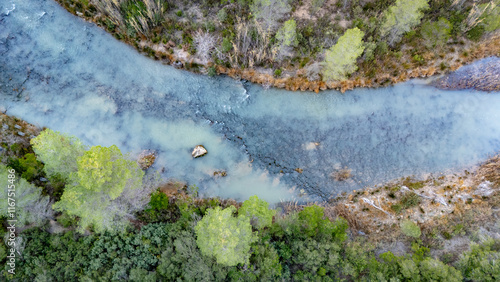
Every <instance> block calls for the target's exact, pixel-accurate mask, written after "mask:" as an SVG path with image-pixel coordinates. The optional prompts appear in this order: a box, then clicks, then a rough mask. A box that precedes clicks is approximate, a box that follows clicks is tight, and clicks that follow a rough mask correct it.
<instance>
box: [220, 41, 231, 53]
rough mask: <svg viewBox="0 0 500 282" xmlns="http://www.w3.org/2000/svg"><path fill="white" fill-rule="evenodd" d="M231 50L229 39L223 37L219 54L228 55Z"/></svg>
mask: <svg viewBox="0 0 500 282" xmlns="http://www.w3.org/2000/svg"><path fill="white" fill-rule="evenodd" d="M231 49H233V44H232V43H231V39H229V38H227V37H224V39H222V44H221V52H223V53H228V52H229V51H231Z"/></svg>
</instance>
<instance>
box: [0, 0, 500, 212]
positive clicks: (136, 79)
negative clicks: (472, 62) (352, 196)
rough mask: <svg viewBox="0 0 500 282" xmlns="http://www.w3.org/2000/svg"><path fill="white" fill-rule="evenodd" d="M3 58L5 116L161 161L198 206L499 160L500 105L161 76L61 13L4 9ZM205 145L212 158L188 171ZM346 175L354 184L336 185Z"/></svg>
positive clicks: (411, 88)
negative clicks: (337, 175) (197, 197)
mask: <svg viewBox="0 0 500 282" xmlns="http://www.w3.org/2000/svg"><path fill="white" fill-rule="evenodd" d="M0 56H1V64H0V110H2V111H6V113H7V114H9V115H14V116H17V117H19V118H21V119H23V120H26V121H28V122H30V123H33V124H36V125H39V126H46V127H49V128H51V129H53V130H56V131H60V132H65V133H69V134H72V135H75V136H77V137H79V138H81V139H82V140H83V142H85V143H86V144H89V145H105V146H109V145H112V144H115V145H117V146H118V147H120V148H121V150H122V151H123V152H130V153H131V156H136V155H137V154H138V153H140V152H141V151H142V150H144V149H151V150H156V151H157V152H158V159H157V162H156V163H155V166H154V167H153V168H154V169H161V168H165V169H164V172H163V176H164V177H165V178H172V179H180V180H185V181H188V183H190V184H196V185H198V187H199V188H200V192H201V194H202V196H220V197H230V198H235V199H238V200H244V199H246V198H248V197H249V196H251V195H254V194H256V195H258V196H259V197H261V198H263V199H266V200H267V201H269V202H273V203H275V202H278V201H280V200H299V201H302V200H304V201H305V200H317V199H328V198H329V197H332V196H335V195H337V194H338V193H339V192H342V191H351V190H353V189H360V188H363V187H366V186H369V185H375V184H379V183H382V182H384V181H388V180H391V179H395V178H399V177H403V176H408V175H417V176H419V175H423V174H426V173H431V172H432V173H440V172H447V171H458V170H461V169H465V168H467V167H470V166H472V165H474V164H476V163H477V162H480V161H481V160H484V159H485V158H487V157H488V156H490V155H492V154H494V153H495V152H498V151H499V150H500V111H499V110H498V109H500V95H498V93H485V92H479V91H475V90H461V91H444V90H438V89H436V88H434V87H432V86H430V85H428V81H425V80H412V81H409V82H407V83H402V84H398V85H396V86H392V87H386V88H379V89H356V90H353V91H348V92H346V93H345V94H341V93H340V92H337V91H325V92H320V94H315V93H309V92H289V91H285V90H280V89H267V90H266V89H264V88H262V87H261V86H259V85H254V84H251V83H246V82H242V81H236V80H233V79H231V78H228V77H217V78H210V77H206V76H201V75H196V74H192V73H189V72H186V71H183V70H177V69H175V68H173V67H170V66H165V65H162V64H161V63H159V62H156V61H154V60H151V59H149V58H147V57H145V56H143V55H141V54H139V53H138V52H137V51H136V50H135V49H133V48H131V47H130V46H127V45H126V44H123V43H121V42H119V41H117V40H116V39H114V38H113V37H112V36H111V35H109V34H107V33H106V32H105V31H103V30H101V29H100V28H98V27H96V26H95V25H94V24H92V23H87V22H85V21H83V20H82V19H80V18H77V17H75V16H73V15H71V14H69V13H68V12H67V11H65V10H64V9H63V8H61V7H60V6H59V5H58V4H57V3H55V2H54V1H46V0H2V1H1V2H0ZM198 144H203V145H204V146H205V147H206V148H207V150H208V152H209V153H208V154H207V155H206V156H204V157H202V158H198V159H192V157H191V150H192V149H193V147H194V146H196V145H198ZM297 168H300V169H297ZM341 168H347V169H349V170H351V173H352V177H351V178H349V179H348V180H345V181H337V180H335V179H334V178H333V177H332V173H334V172H335V171H338V170H339V169H341ZM216 170H225V171H227V176H226V177H214V176H213V172H214V171H216Z"/></svg>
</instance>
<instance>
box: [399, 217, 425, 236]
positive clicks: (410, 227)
mask: <svg viewBox="0 0 500 282" xmlns="http://www.w3.org/2000/svg"><path fill="white" fill-rule="evenodd" d="M400 227H401V231H402V232H403V234H405V235H406V236H410V237H413V238H419V237H420V235H421V234H422V233H421V231H420V227H418V225H417V224H415V223H414V222H413V221H411V220H403V221H402V222H401V224H400Z"/></svg>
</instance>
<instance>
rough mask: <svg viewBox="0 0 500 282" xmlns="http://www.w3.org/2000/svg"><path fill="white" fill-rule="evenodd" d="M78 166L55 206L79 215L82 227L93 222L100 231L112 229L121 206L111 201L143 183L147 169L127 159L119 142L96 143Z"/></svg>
mask: <svg viewBox="0 0 500 282" xmlns="http://www.w3.org/2000/svg"><path fill="white" fill-rule="evenodd" d="M76 163H77V170H76V172H73V173H71V175H70V180H69V183H68V184H67V185H66V188H65V190H64V193H63V195H62V197H61V200H60V201H59V202H57V203H55V204H54V205H53V207H54V209H56V210H60V211H66V212H67V213H68V215H75V216H78V217H80V222H79V225H80V231H83V230H84V229H85V228H86V227H88V226H90V225H93V226H94V228H95V230H96V231H97V232H102V231H104V230H106V229H110V228H111V226H113V225H114V224H115V223H116V222H115V216H116V215H117V213H118V211H119V210H118V209H115V208H113V209H109V207H112V205H111V201H112V200H114V199H116V198H118V197H119V196H120V195H121V194H122V192H123V191H124V189H125V188H126V187H127V188H129V189H137V188H139V187H141V185H142V177H143V175H144V172H142V170H140V169H139V166H138V165H137V163H136V162H134V161H130V160H126V159H125V158H124V157H123V155H122V153H121V151H120V149H118V147H116V146H114V145H113V146H111V147H109V148H107V147H101V146H94V147H92V148H91V149H90V150H89V151H87V152H85V153H84V154H83V156H81V157H79V158H78V160H77V161H76Z"/></svg>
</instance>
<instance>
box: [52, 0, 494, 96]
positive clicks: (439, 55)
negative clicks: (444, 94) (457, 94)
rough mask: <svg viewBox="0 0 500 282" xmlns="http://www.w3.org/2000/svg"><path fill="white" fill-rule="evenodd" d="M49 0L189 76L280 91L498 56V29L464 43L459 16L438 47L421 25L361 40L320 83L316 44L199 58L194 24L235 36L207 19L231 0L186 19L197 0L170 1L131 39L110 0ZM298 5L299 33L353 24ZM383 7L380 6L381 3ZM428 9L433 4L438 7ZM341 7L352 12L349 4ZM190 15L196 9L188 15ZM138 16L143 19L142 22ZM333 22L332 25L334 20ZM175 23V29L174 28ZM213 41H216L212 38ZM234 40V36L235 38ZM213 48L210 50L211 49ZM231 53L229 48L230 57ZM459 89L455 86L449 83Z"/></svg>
mask: <svg viewBox="0 0 500 282" xmlns="http://www.w3.org/2000/svg"><path fill="white" fill-rule="evenodd" d="M57 1H58V2H59V3H60V4H61V5H62V6H63V7H64V8H66V9H67V10H68V11H69V12H71V13H73V14H74V15H77V16H79V17H81V18H84V19H85V20H87V21H90V22H94V23H96V24H97V25H99V26H100V27H101V28H103V29H104V30H106V31H107V32H109V33H111V34H113V35H114V36H115V37H116V38H117V39H119V40H121V41H123V42H126V43H127V44H129V45H131V46H133V47H134V48H135V49H137V50H138V51H139V52H141V53H142V54H144V55H146V56H149V57H151V58H153V59H155V60H158V61H160V62H162V63H163V64H167V65H172V66H174V67H176V68H182V69H185V70H188V71H192V72H195V73H202V74H208V75H216V74H219V75H227V76H230V77H232V78H234V79H238V80H239V79H243V80H247V81H250V82H253V83H258V84H261V85H263V86H264V87H276V88H284V89H287V90H291V91H298V90H301V91H315V92H316V93H318V92H319V91H320V90H327V89H336V90H340V91H342V92H345V91H346V90H351V89H354V88H358V87H380V86H387V85H392V84H396V83H398V82H403V81H407V80H409V79H411V78H422V77H429V76H433V75H438V74H446V73H448V72H450V71H454V70H457V69H458V68H460V67H461V66H462V65H467V64H470V63H472V62H474V61H476V60H479V59H482V58H486V57H490V56H499V55H500V35H499V33H498V31H497V32H490V33H487V34H484V35H480V36H477V34H476V33H474V36H475V37H474V40H471V39H469V38H468V36H472V35H471V34H470V32H472V31H474V29H472V30H469V31H467V32H468V33H467V34H466V33H465V32H463V33H460V32H458V31H457V29H458V26H460V24H461V23H460V21H459V22H453V24H454V29H453V36H452V37H451V38H449V39H448V40H447V41H446V42H445V43H444V44H438V45H437V46H434V47H432V48H430V47H426V45H425V44H427V43H426V41H425V40H423V39H422V38H420V35H419V34H420V32H421V30H420V29H421V27H417V28H416V29H415V30H413V31H412V32H409V33H408V34H411V35H407V36H406V37H405V38H404V39H403V41H402V43H400V44H398V45H397V46H396V47H393V48H388V47H387V44H385V43H384V42H383V41H379V42H378V43H376V44H375V43H373V42H371V43H370V44H372V45H370V44H368V43H367V44H368V45H366V46H372V47H370V48H373V50H371V52H373V54H371V55H369V56H368V58H367V54H365V55H364V57H363V58H360V59H358V63H357V65H358V70H357V71H355V72H353V73H352V74H350V75H349V77H348V78H347V79H343V80H336V81H325V80H322V79H321V76H322V74H321V60H322V59H323V58H324V53H323V52H321V51H318V50H319V49H317V48H316V47H314V48H316V49H314V50H315V51H314V52H313V53H311V52H312V51H310V52H309V53H307V54H308V55H298V54H296V55H295V56H294V57H290V58H283V59H282V60H277V59H271V58H268V59H266V60H263V62H262V63H261V64H257V63H254V62H253V61H252V60H253V59H252V60H251V61H250V63H248V62H247V63H241V62H240V61H239V59H238V58H239V56H242V54H240V53H238V50H237V49H238V48H237V46H239V45H238V42H236V41H227V44H229V45H228V46H229V47H228V48H229V49H228V50H230V51H227V52H228V53H227V54H226V53H224V54H223V53H221V52H219V51H217V54H218V55H217V56H219V57H217V58H216V56H215V53H216V52H215V51H214V54H213V58H211V59H207V58H206V56H205V57H204V56H201V55H200V54H199V52H197V50H196V47H197V46H195V43H193V40H194V39H193V38H194V37H195V36H196V32H197V30H198V29H199V30H201V29H204V28H207V26H209V27H208V29H210V30H213V31H214V35H213V38H212V39H213V40H215V41H217V40H219V41H220V40H222V39H221V38H222V37H217V36H219V35H217V34H219V33H220V34H224V32H223V31H224V30H225V29H228V28H229V30H232V29H231V28H236V31H234V32H236V33H237V34H239V33H238V32H239V30H240V29H239V28H243V27H244V24H243V23H240V22H238V24H241V26H240V25H237V24H234V23H233V24H234V27H233V24H229V23H227V22H225V21H222V22H221V21H219V20H217V17H216V16H215V14H217V11H218V10H221V9H222V10H224V11H226V10H230V9H234V8H235V7H238V6H237V5H239V4H236V3H233V4H229V5H227V6H225V5H222V4H221V5H215V6H213V7H212V6H210V7H209V8H206V9H208V10H207V11H209V12H206V13H208V14H206V16H202V15H197V16H194V18H193V17H188V16H186V17H188V18H186V17H184V16H182V15H183V12H182V11H191V10H192V9H191V8H193V7H194V8H196V7H197V4H195V3H193V4H192V6H190V5H189V4H188V5H187V6H186V5H185V4H179V3H177V4H172V3H169V5H170V6H172V5H174V7H177V9H179V10H178V11H177V12H175V10H174V9H173V8H171V7H170V6H169V8H168V12H164V13H165V21H166V24H163V25H158V26H156V27H154V28H151V30H150V29H147V31H142V33H141V32H139V30H136V31H135V32H136V33H134V34H135V35H134V36H131V34H132V33H131V32H132V31H131V30H133V29H134V28H132V27H130V26H129V27H128V29H127V28H126V27H125V26H128V25H129V24H128V23H127V20H126V19H125V18H127V17H131V16H121V15H120V13H124V12H123V11H125V10H124V9H125V8H123V7H124V6H123V5H122V6H121V8H120V7H118V6H117V5H118V4H113V5H115V6H113V5H111V4H110V5H108V6H102V5H104V4H102V3H105V2H106V1H101V2H99V1H97V2H92V1H91V2H84V1H80V0H57ZM119 2H120V1H119ZM85 3H86V4H85ZM99 3H101V4H102V5H101V4H99ZM117 3H118V2H117ZM120 3H121V2H120ZM294 3H295V2H294ZM98 4H99V5H101V6H99V5H98ZM106 5H107V4H106ZM175 5H177V6H175ZM235 5H236V6H235ZM297 5H298V6H297ZM303 5H305V6H307V7H304V6H300V4H293V5H292V10H295V11H296V12H294V13H293V15H292V18H295V19H296V20H297V21H298V29H300V30H302V34H304V32H306V31H305V30H306V29H307V30H309V27H312V26H315V25H316V28H318V30H321V31H324V32H325V33H324V34H323V35H324V36H326V37H328V35H325V34H328V33H327V31H328V30H329V29H328V28H334V30H336V29H335V28H338V29H339V30H338V31H336V32H341V31H342V30H345V29H346V27H347V26H349V25H352V24H353V22H355V21H353V19H352V17H353V16H352V15H350V14H349V13H351V12H347V14H343V13H346V12H345V11H343V10H342V9H340V10H339V9H338V8H335V6H332V5H330V6H328V5H326V6H324V7H323V8H320V10H319V12H318V13H319V15H323V16H324V15H325V14H326V13H327V12H331V13H333V14H335V15H337V16H336V17H341V18H342V19H341V20H340V21H339V22H340V23H342V25H343V27H342V26H338V25H335V27H323V26H321V25H320V26H317V24H318V23H320V22H321V23H323V22H324V21H323V18H321V17H319V16H318V15H316V16H311V15H309V12H307V11H308V9H309V8H308V7H309V6H310V3H308V2H305V3H304V4H303ZM308 5H309V6H308ZM384 5H386V4H384ZM384 5H382V6H381V7H386V6H384ZM433 5H434V4H433ZM445 5H446V4H445ZM471 5H472V4H471V3H469V2H467V3H466V4H465V5H464V7H467V8H463V9H465V10H464V11H462V13H463V14H462V15H463V17H465V15H466V14H467V13H468V12H467V11H469V10H470V9H471ZM103 7H104V8H103ZM113 7H114V8H113ZM366 7H368V6H366ZM370 7H371V6H370ZM194 8H193V9H194ZM434 8H435V9H438V8H439V7H434ZM120 9H121V10H120ZM127 9H128V8H127ZM349 9H354V10H356V9H355V8H354V7H351V8H349ZM366 9H368V10H369V11H372V10H370V9H372V8H366ZM378 9H382V8H378ZM194 10H196V9H194ZM222 10H221V11H222ZM244 11H246V10H245V9H243V10H242V12H241V13H244ZM299 11H300V12H299ZM442 11H443V10H441V12H442ZM441 12H439V13H441ZM130 13H133V12H130ZM193 13H194V14H196V12H193ZM198 13H199V12H198ZM204 13H205V12H204ZM211 13H213V14H211ZM238 13H239V12H238ZM304 13H305V14H304ZM370 13H372V12H370ZM373 13H374V15H378V18H379V19H380V18H381V13H382V10H380V11H379V10H377V11H374V12H373ZM439 13H429V15H426V16H425V17H424V19H427V21H430V20H432V19H434V18H437V17H439V16H444V17H445V18H446V15H440V14H439ZM471 13H472V12H471ZM179 15H181V16H179ZM339 15H340V16H339ZM453 15H455V14H453ZM457 15H458V14H457ZM457 15H455V16H457ZM358 16H359V15H358ZM366 17H368V16H366ZM457 17H458V16H457ZM460 17H462V16H460ZM460 17H459V18H460ZM463 17H462V20H463ZM349 18H350V19H349ZM238 19H239V18H238ZM359 19H363V20H364V21H368V19H364V18H363V17H361V16H360V18H359ZM337 20H338V19H337ZM144 21H146V22H147V20H144ZM333 22H334V24H335V20H334V21H333ZM365 24H366V22H365ZM174 26H175V28H174ZM455 26H456V27H455ZM177 28H179V30H177ZM323 29H324V30H323ZM316 32H319V31H316ZM483 32H484V31H483ZM179 34H182V36H181V37H179ZM200 34H201V33H200ZM207 34H208V33H207ZM336 34H337V33H336ZM480 34H482V33H480ZM221 36H222V35H221ZM376 36H378V35H376V33H374V34H373V36H372V37H376ZM337 37H338V35H337ZM207 38H208V37H207ZM216 38H219V39H217V40H216ZM224 38H226V37H224ZM228 38H229V37H228ZM231 38H232V37H231ZM237 38H239V37H238V35H237ZM269 38H270V37H269ZM269 38H268V39H269ZM311 38H312V39H311V40H313V39H314V40H316V39H319V38H321V33H319V34H317V35H311ZM335 38H336V37H335V36H333V37H332V38H331V39H329V40H330V41H328V42H330V43H329V44H330V45H331V42H334V41H335ZM370 38H371V37H370ZM228 40H229V39H228ZM325 40H326V39H325ZM372 40H374V39H372ZM436 40H438V39H436ZM219 41H217V42H218V43H217V44H222V43H220V42H219ZM229 42H232V46H233V47H231V44H230V43H229ZM214 44H215V43H214ZM384 44H385V45H384ZM214 46H215V45H214ZM240 47H241V46H240ZM299 47H300V44H299ZM299 47H297V48H299ZM199 48H201V47H199V46H198V49H199ZM214 48H216V50H218V49H217V48H218V47H214ZM232 48H234V49H232ZM255 48H257V47H255ZM266 48H267V47H266ZM318 48H319V47H318ZM255 50H257V49H255ZM374 51H375V52H374ZM231 52H234V54H233V53H231ZM247 52H249V53H253V52H254V51H252V50H248V51H247ZM367 52H368V51H367ZM268 53H269V52H268ZM271 53H272V52H271ZM266 54H267V53H266ZM205 55H206V54H205ZM263 56H264V55H263ZM268 56H271V55H268ZM372 57H373V58H372ZM231 58H232V59H231ZM245 58H246V57H245ZM266 58H267V57H266ZM273 58H274V57H273ZM459 87H460V86H459V83H458V84H457V88H459Z"/></svg>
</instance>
